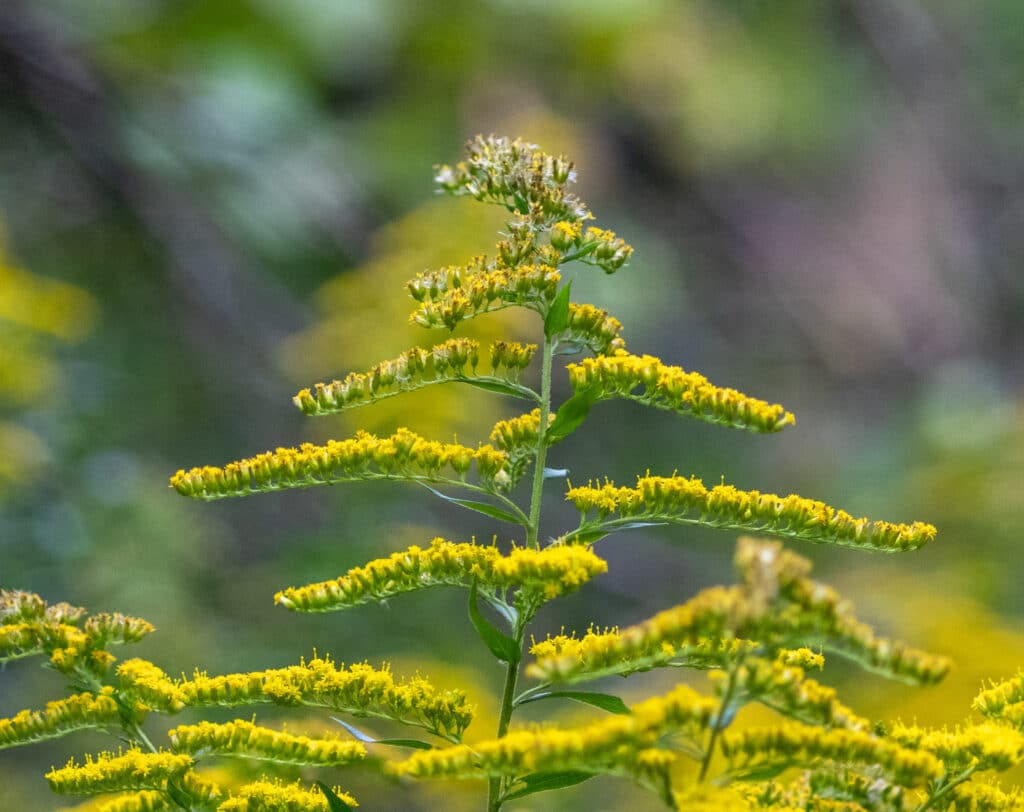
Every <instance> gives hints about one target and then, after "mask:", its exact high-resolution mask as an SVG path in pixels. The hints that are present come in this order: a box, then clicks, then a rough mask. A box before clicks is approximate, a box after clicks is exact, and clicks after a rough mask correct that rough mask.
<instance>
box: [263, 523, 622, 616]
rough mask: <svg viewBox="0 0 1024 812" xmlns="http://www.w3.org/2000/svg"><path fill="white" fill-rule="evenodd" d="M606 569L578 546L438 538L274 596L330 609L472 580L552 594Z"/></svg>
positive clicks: (293, 604) (303, 607)
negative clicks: (505, 550) (505, 546)
mask: <svg viewBox="0 0 1024 812" xmlns="http://www.w3.org/2000/svg"><path fill="white" fill-rule="evenodd" d="M607 569H608V565H607V564H606V563H605V562H604V561H603V560H602V559H600V558H598V557H597V556H596V555H595V554H594V553H593V552H591V551H590V550H589V549H587V548H584V547H579V546H572V547H558V546H553V547H547V548H545V549H544V550H534V549H529V548H516V549H513V550H512V552H511V553H509V554H508V555H502V554H501V551H499V550H498V548H497V547H493V546H486V547H485V546H482V545H479V544H475V543H470V544H456V543H454V542H450V541H445V540H444V539H442V538H436V539H434V540H433V541H432V542H431V543H430V546H429V547H428V548H427V549H425V550H424V549H421V548H420V547H416V546H413V547H410V548H409V549H408V550H403V551H401V552H398V553H394V554H392V555H390V556H388V557H387V558H379V559H377V560H376V561H371V562H370V563H368V564H366V565H365V566H363V567H356V568H355V569H351V570H349V571H348V573H347V574H345V575H343V576H341V577H340V578H335V579H333V580H330V581H324V582H322V583H317V584H309V585H308V586H302V587H289V588H288V589H285V590H283V591H282V592H278V593H277V595H275V596H274V600H275V601H276V602H277V603H280V604H282V605H283V606H286V607H287V608H289V609H294V610H296V611H300V612H330V611H334V610H337V609H345V608H348V607H350V606H357V605H359V604H362V603H369V602H371V601H382V600H385V599H387V598H390V597H392V596H393V595H398V594H401V593H403V592H412V591H415V590H419V589H426V588H429V587H433V586H440V585H450V586H469V585H470V584H472V582H473V581H474V580H475V581H477V583H478V584H479V585H480V587H481V588H485V589H486V588H490V589H499V590H504V589H508V588H515V589H520V590H528V591H530V592H531V593H533V594H534V595H539V596H542V597H543V598H544V599H545V600H551V599H553V598H556V597H558V596H559V595H564V594H567V593H569V592H574V591H576V590H577V589H579V588H580V587H581V586H582V585H583V584H584V583H586V582H587V581H589V580H590V579H591V578H593V577H594V576H596V575H599V574H601V573H603V572H606V571H607Z"/></svg>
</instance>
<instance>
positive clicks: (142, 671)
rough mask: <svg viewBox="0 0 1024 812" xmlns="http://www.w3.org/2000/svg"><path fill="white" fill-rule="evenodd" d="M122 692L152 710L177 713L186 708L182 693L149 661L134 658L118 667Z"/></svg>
mask: <svg viewBox="0 0 1024 812" xmlns="http://www.w3.org/2000/svg"><path fill="white" fill-rule="evenodd" d="M117 676H118V679H119V680H120V683H121V690H122V691H123V692H124V693H126V694H128V695H130V696H133V697H135V698H136V699H138V700H139V701H141V702H143V703H144V704H146V705H147V706H149V707H150V708H154V709H156V710H161V711H164V712H166V713H177V712H178V711H180V710H181V709H182V708H184V707H185V703H184V701H183V699H182V696H181V691H180V690H178V687H177V686H176V685H175V684H174V682H173V681H172V680H171V678H170V677H168V676H167V674H165V673H164V672H163V671H162V670H161V669H160V668H158V667H157V666H155V665H154V664H153V663H151V662H150V661H149V660H142V659H139V658H134V659H131V660H125V661H124V662H123V663H121V665H119V666H118V667H117Z"/></svg>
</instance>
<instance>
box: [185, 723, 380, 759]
mask: <svg viewBox="0 0 1024 812" xmlns="http://www.w3.org/2000/svg"><path fill="white" fill-rule="evenodd" d="M167 736H168V738H170V740H171V745H172V746H173V747H174V749H175V751H176V752H179V753H191V754H192V755H203V754H206V753H210V754H213V755H219V756H238V757H241V758H256V759H262V760H265V761H273V762H275V763H277V764H297V765H311V766H317V765H320V766H326V765H336V764H350V763H352V762H353V761H359V760H361V759H364V758H366V747H364V746H363V744H362V742H357V741H342V740H340V739H311V738H309V737H307V736H295V735H292V734H290V733H280V732H278V731H276V730H270V729H269V728H265V727H259V726H257V725H255V724H253V723H252V722H246V721H243V720H241V719H236V720H234V721H232V722H227V723H224V724H214V723H212V722H200V723H199V724H196V725H180V726H178V727H176V728H174V729H173V730H171V731H169V732H168V734H167Z"/></svg>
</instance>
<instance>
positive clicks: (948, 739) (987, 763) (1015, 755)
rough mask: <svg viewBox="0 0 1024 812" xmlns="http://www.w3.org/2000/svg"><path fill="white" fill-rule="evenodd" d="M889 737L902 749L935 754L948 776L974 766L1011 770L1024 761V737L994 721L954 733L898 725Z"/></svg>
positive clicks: (892, 729) (954, 731) (890, 731)
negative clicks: (944, 766)
mask: <svg viewBox="0 0 1024 812" xmlns="http://www.w3.org/2000/svg"><path fill="white" fill-rule="evenodd" d="M887 737H888V738H890V739H892V740H893V741H894V742H896V743H897V744H899V745H901V746H903V747H910V748H914V749H916V750H921V751H924V752H927V753H931V754H933V755H934V756H935V757H936V758H938V759H940V760H941V761H942V762H943V764H945V765H946V771H947V772H949V773H954V772H959V771H960V770H963V769H965V768H966V767H971V766H975V767H976V769H978V770H1008V769H1010V767H1013V766H1015V765H1017V764H1019V763H1020V762H1021V761H1022V760H1024V734H1021V733H1020V732H1019V731H1017V730H1015V729H1014V728H1012V727H1009V726H1008V725H1001V724H997V723H994V722H986V723H983V724H980V725H967V726H966V727H962V728H961V727H957V728H955V729H953V730H948V729H946V728H942V729H935V728H925V727H917V726H916V725H904V724H899V723H897V724H894V725H893V726H892V728H891V729H890V730H889V731H888V733H887Z"/></svg>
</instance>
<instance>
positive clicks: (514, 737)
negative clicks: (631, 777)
mask: <svg viewBox="0 0 1024 812" xmlns="http://www.w3.org/2000/svg"><path fill="white" fill-rule="evenodd" d="M717 707H718V703H717V702H716V701H715V700H714V699H710V698H708V697H703V696H701V695H700V694H698V693H697V692H695V691H694V690H693V689H692V688H689V687H687V686H685V685H680V686H678V687H676V688H675V689H674V690H673V691H671V692H670V693H669V694H666V695H665V696H661V697H653V698H651V699H647V700H645V701H643V702H641V703H639V704H637V705H635V706H633V707H632V708H631V713H629V714H626V715H621V716H612V717H610V718H608V719H604V720H602V721H600V722H595V723H593V724H590V725H587V726H585V727H580V728H575V729H558V728H542V729H539V730H520V731H515V732H512V733H509V734H508V735H507V736H505V737H503V738H500V739H495V740H492V741H484V742H478V743H475V744H473V745H472V746H469V745H458V746H455V747H448V748H444V749H440V750H429V751H424V752H421V753H417V754H415V755H414V756H412V757H411V758H409V759H407V760H406V761H402V762H399V763H397V764H395V765H394V767H393V770H394V772H395V773H396V774H398V775H407V776H412V777H415V778H439V777H447V778H479V777H483V776H488V775H522V774H525V773H529V772H536V771H549V770H560V769H574V770H586V771H593V772H617V771H623V772H627V773H629V772H633V771H635V769H636V767H637V765H638V759H639V760H640V762H641V763H642V762H643V761H644V760H647V762H648V765H650V764H651V759H652V756H651V755H650V754H649V750H650V748H652V747H653V745H654V744H655V743H656V742H657V740H658V738H659V737H660V736H661V735H662V734H664V733H666V732H669V731H672V730H677V731H678V730H686V731H691V732H692V731H700V730H703V729H704V728H706V727H707V725H708V723H709V721H710V719H711V717H712V715H713V714H714V713H715V710H716V709H717ZM654 760H655V761H660V760H661V759H659V758H657V757H654ZM672 760H674V757H673V759H672Z"/></svg>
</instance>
